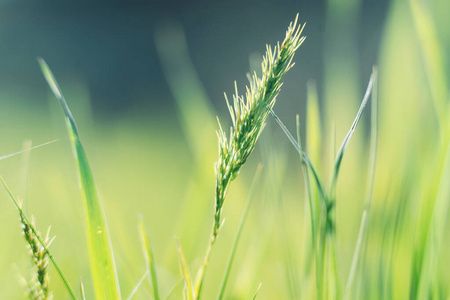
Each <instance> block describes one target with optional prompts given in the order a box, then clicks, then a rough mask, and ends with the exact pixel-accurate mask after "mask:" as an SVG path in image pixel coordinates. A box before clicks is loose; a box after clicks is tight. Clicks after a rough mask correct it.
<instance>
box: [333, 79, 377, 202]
mask: <svg viewBox="0 0 450 300" xmlns="http://www.w3.org/2000/svg"><path fill="white" fill-rule="evenodd" d="M375 76H376V74H375V71H374V72H372V75H371V76H370V80H369V84H368V85H367V89H366V93H365V94H364V97H363V100H362V102H361V105H360V107H359V110H358V113H357V114H356V117H355V120H354V121H353V123H352V126H351V127H350V130H349V131H348V133H347V135H346V136H345V138H344V141H343V142H342V144H341V147H340V148H339V151H338V154H337V155H336V159H335V162H334V170H333V174H332V177H331V181H330V189H329V191H330V198H331V199H333V200H334V198H335V197H334V195H335V192H336V183H337V178H338V175H339V170H340V167H341V163H342V158H343V157H344V153H345V150H347V146H348V144H349V142H350V139H351V137H352V135H353V133H354V132H355V129H356V126H357V125H358V123H359V120H360V119H361V116H362V113H363V111H364V108H365V107H366V104H367V101H369V96H370V94H371V92H372V87H373V82H374V81H375Z"/></svg>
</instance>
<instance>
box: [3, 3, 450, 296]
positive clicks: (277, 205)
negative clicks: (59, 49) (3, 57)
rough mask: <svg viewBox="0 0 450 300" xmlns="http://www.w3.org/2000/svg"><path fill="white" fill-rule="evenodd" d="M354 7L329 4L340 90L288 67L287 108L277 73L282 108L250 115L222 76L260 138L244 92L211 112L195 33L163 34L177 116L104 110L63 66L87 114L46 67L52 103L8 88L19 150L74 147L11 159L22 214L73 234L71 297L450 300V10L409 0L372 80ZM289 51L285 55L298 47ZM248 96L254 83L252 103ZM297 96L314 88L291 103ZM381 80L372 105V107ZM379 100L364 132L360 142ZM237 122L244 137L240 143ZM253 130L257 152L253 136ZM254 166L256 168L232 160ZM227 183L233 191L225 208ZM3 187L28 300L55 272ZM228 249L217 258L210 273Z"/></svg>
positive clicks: (8, 118)
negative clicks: (296, 90) (300, 89)
mask: <svg viewBox="0 0 450 300" xmlns="http://www.w3.org/2000/svg"><path fill="white" fill-rule="evenodd" d="M344 2H346V4H345V5H344V4H340V3H339V1H331V0H330V1H328V2H327V7H326V10H327V16H326V19H327V22H328V23H327V25H326V35H325V41H324V43H325V47H326V49H327V50H325V54H326V55H325V56H324V57H325V58H324V62H323V64H324V65H323V68H324V70H323V76H322V79H321V81H318V80H315V79H314V78H311V80H306V81H300V80H298V79H297V78H295V77H294V76H295V74H297V73H294V72H293V71H292V72H288V73H287V74H285V75H284V77H283V79H281V76H282V75H283V74H281V75H280V76H279V77H280V79H281V81H280V82H285V84H284V85H283V86H282V87H281V92H280V94H279V95H278V96H277V102H276V104H275V103H272V104H268V103H269V102H270V103H271V101H272V99H273V96H274V95H275V94H277V92H276V89H277V88H278V87H279V86H280V82H278V81H277V80H278V79H273V78H272V77H270V76H269V77H270V78H269V79H267V82H264V81H261V82H263V83H261V84H260V85H257V86H256V87H255V91H259V90H264V89H265V91H266V93H267V91H273V90H275V92H274V93H273V94H271V95H266V94H264V95H266V96H264V97H266V98H267V99H266V98H264V97H263V96H261V95H260V94H258V93H256V92H255V93H256V94H251V93H250V94H251V95H250V96H248V97H247V98H245V97H244V98H242V104H239V103H240V102H239V101H240V100H239V99H237V98H236V103H233V97H232V95H233V92H232V91H233V88H234V87H233V82H223V83H222V84H223V90H224V91H227V95H228V96H227V98H228V100H229V102H230V106H233V107H234V108H233V110H234V112H233V111H232V115H233V116H234V117H235V118H239V116H246V118H247V119H244V120H247V121H248V122H249V123H248V124H250V125H249V126H248V127H249V128H247V127H245V126H247V125H248V124H247V123H246V124H247V125H245V126H244V123H242V124H241V123H239V121H236V122H237V124H238V125H237V126H236V124H233V121H232V118H230V115H229V113H228V112H227V110H228V109H227V103H226V101H225V99H223V101H222V102H220V103H221V104H220V106H217V105H216V104H215V103H214V102H213V101H212V100H211V99H208V96H207V93H206V92H205V90H204V87H203V85H202V82H201V80H200V78H199V76H198V75H197V70H196V65H195V63H193V61H192V60H191V58H190V53H189V51H188V48H189V47H188V42H189V40H188V39H187V38H186V37H185V36H184V35H183V31H182V30H181V28H178V27H171V28H170V29H169V30H166V31H164V32H163V31H161V32H156V34H155V36H154V39H153V40H152V43H154V45H155V49H156V51H157V54H158V60H159V63H160V65H161V68H162V71H163V72H162V73H161V76H164V80H165V81H166V82H167V85H168V88H169V89H170V91H171V94H172V96H173V99H174V103H175V105H174V107H166V106H163V105H161V106H158V105H155V104H154V103H156V102H157V101H159V99H152V95H146V96H145V97H146V98H148V99H152V101H154V102H151V101H147V102H145V101H142V102H141V103H139V104H137V105H135V106H134V107H133V108H132V109H129V110H127V111H126V112H124V113H116V114H115V115H114V116H113V117H109V118H102V117H96V114H95V112H94V111H93V110H92V106H91V100H92V99H91V96H90V91H89V87H88V85H87V84H86V82H85V81H84V80H83V79H80V77H78V76H73V77H71V76H58V72H57V71H56V69H59V68H58V67H57V66H55V69H53V67H54V64H52V63H50V62H51V61H52V60H51V58H49V57H44V59H45V60H47V62H48V63H49V66H50V68H52V69H53V71H54V76H55V78H56V80H57V81H58V83H59V85H60V90H61V91H62V93H63V94H64V97H65V101H67V103H66V102H65V101H64V100H63V98H61V97H55V94H56V96H58V93H59V91H58V88H57V87H56V86H55V85H54V82H53V81H52V80H54V79H53V78H52V76H51V75H49V74H50V73H49V72H50V71H49V69H46V65H45V63H43V61H42V60H39V62H40V64H39V63H38V61H36V63H35V67H36V70H39V67H40V66H41V67H42V68H43V72H44V74H43V75H42V81H41V84H42V86H46V85H47V82H46V81H45V79H44V78H46V79H47V81H48V82H49V83H50V87H51V88H48V96H47V97H46V99H45V101H33V100H32V99H33V97H32V95H30V93H29V92H27V86H26V85H25V84H22V85H20V87H21V88H22V89H24V91H18V89H17V88H10V89H8V88H6V89H4V90H0V103H1V106H2V109H1V110H0V136H2V137H3V138H2V144H1V145H2V147H1V151H0V152H1V153H0V154H1V155H8V154H10V153H11V154H13V153H16V152H19V151H21V150H23V149H27V148H30V147H32V146H37V145H40V144H43V143H46V142H49V141H54V140H56V141H55V142H52V143H50V144H46V145H43V146H42V147H38V148H36V149H33V150H31V151H24V153H21V154H17V155H13V156H10V157H9V156H8V157H6V156H5V157H3V158H2V160H1V161H0V175H1V177H2V178H3V180H4V182H5V183H6V184H7V186H8V187H9V189H10V191H11V194H12V196H13V198H14V199H15V200H16V201H19V202H21V203H22V209H23V215H22V216H24V215H26V216H28V219H30V220H31V216H34V217H35V219H36V229H37V230H38V231H39V232H41V233H42V237H45V234H46V232H47V228H48V227H49V226H51V231H50V236H56V238H55V239H54V241H53V242H52V243H51V245H50V247H49V250H50V253H51V254H52V256H53V258H54V259H55V261H56V262H57V263H58V265H59V267H60V268H61V270H62V272H63V273H64V274H65V275H61V273H60V272H58V270H57V268H55V266H54V264H52V262H48V266H47V267H46V268H45V270H46V271H48V272H49V278H50V283H49V290H50V291H51V294H53V298H54V299H83V297H82V293H81V287H80V280H81V281H82V283H83V286H84V290H85V296H86V299H119V298H122V299H128V298H127V297H128V296H129V295H130V294H133V298H132V299H156V298H158V299H183V297H184V298H186V299H199V298H200V295H201V299H214V298H217V299H253V298H254V297H255V296H256V299H408V298H409V299H448V298H449V297H450V289H449V285H448V284H450V273H449V270H448V268H447V267H446V266H448V265H449V264H450V256H449V254H448V253H449V252H447V251H446V249H448V247H449V246H450V244H449V243H450V239H448V238H447V236H448V234H447V230H448V229H449V228H450V224H449V218H448V214H447V213H448V208H449V207H448V205H449V203H450V148H449V147H450V144H449V141H450V115H449V114H450V106H449V105H450V104H449V101H450V95H449V93H450V80H449V78H448V76H447V72H448V71H449V69H450V65H449V61H450V58H447V53H450V26H449V24H450V23H449V22H448V21H447V19H446V18H447V17H448V16H447V15H448V12H450V2H448V1H445V0H440V1H439V0H436V1H420V0H409V1H399V0H398V1H391V2H390V3H389V6H388V9H387V15H386V18H385V20H384V23H383V30H382V32H381V37H380V44H379V45H376V47H378V48H379V51H378V50H377V51H378V60H376V61H369V62H366V64H368V65H374V66H375V68H374V70H375V71H374V73H373V74H372V76H371V74H370V71H368V70H369V69H367V68H362V67H361V66H360V65H359V62H358V59H359V58H358V47H357V46H358V44H357V43H358V39H357V38H356V34H355V32H353V31H351V30H350V31H349V32H346V31H345V29H346V28H347V27H348V26H352V22H351V21H348V20H351V19H352V18H356V16H357V15H358V9H357V7H359V6H358V5H359V4H358V1H344ZM294 18H295V13H294V12H293V13H292V15H288V16H286V20H285V22H284V23H282V24H281V23H273V24H272V26H276V27H277V30H278V32H279V33H280V34H279V36H278V39H277V40H267V43H268V44H269V45H272V48H270V49H272V50H273V49H274V48H273V46H275V45H277V44H276V42H277V41H279V42H280V46H281V48H282V47H283V46H282V45H284V44H281V43H282V41H283V39H284V37H285V35H284V31H285V30H286V29H287V26H288V25H289V22H291V21H293V19H294ZM305 20H307V21H308V22H307V23H308V24H306V26H305V29H304V31H303V33H302V36H303V35H306V36H308V37H307V38H306V40H305V41H304V45H306V44H307V43H310V40H309V36H310V35H311V33H309V32H308V26H309V24H312V23H314V19H311V18H309V17H308V16H307V15H303V14H302V13H300V15H299V22H300V24H303V23H304V22H305ZM345 20H347V21H348V22H346V21H345ZM268 22H269V21H268ZM331 24H336V26H332V25H331ZM346 26H347V27H346ZM292 39H293V40H294V41H293V42H292V43H293V45H294V46H295V45H297V44H301V41H300V40H295V35H294V37H293V38H292ZM288 40H289V39H288ZM304 45H301V46H300V47H299V48H298V50H297V49H295V50H296V54H295V57H294V58H293V62H295V66H293V70H302V63H303V59H302V47H303V46H304ZM225 46H226V47H228V48H229V49H232V47H233V45H224V47H225ZM294 46H292V48H294ZM286 47H287V48H288V49H289V51H290V50H292V52H295V50H293V49H291V48H289V47H288V46H286ZM282 49H284V48H282ZM265 50H266V49H264V48H261V49H254V51H255V52H254V53H253V54H251V53H240V54H239V55H240V56H241V57H244V58H247V57H249V59H248V61H249V71H251V72H256V73H255V74H256V75H255V76H257V77H258V78H261V76H263V77H264V76H265V75H267V74H268V73H270V72H269V71H268V70H269V69H270V66H271V63H273V62H271V61H270V59H269V62H268V63H267V64H268V65H269V67H268V68H267V69H266V70H265V71H264V67H263V71H261V61H262V57H263V54H264V51H265ZM273 51H274V52H273V53H274V54H275V57H277V55H278V54H280V52H282V50H279V51H278V52H277V50H273ZM255 53H256V54H255ZM348 53H354V54H355V55H354V56H353V58H352V56H351V55H350V56H349V55H348ZM281 56H282V55H281ZM290 57H291V54H289V55H287V54H286V59H285V60H287V61H289V58H290ZM275 61H277V59H275ZM277 62H278V63H279V61H277ZM309 64H311V62H309ZM286 65H288V62H286V61H284V62H283V64H282V66H281V68H282V69H283V70H284V67H285V66H286ZM276 66H278V67H279V66H280V65H276ZM274 68H275V69H276V67H274ZM362 69H364V71H362ZM270 70H272V69H270ZM272 71H273V70H272ZM275 73H276V72H275ZM69 74H70V72H69ZM138 75H139V74H137V75H136V76H138ZM240 75H245V74H240ZM273 77H274V78H275V77H276V78H278V77H277V76H275V75H273ZM239 78H243V77H239ZM258 80H259V79H257V80H255V81H253V82H254V83H255V82H259V81H258ZM369 81H370V84H369ZM17 84H18V85H19V84H20V83H19V82H18V83H17ZM52 84H53V86H52ZM245 85H248V82H245V81H244V80H242V81H240V80H238V81H237V89H238V96H241V95H243V94H245V91H246V90H245ZM269 85H271V87H270V88H268V86H269ZM289 85H291V86H292V85H301V86H304V87H305V89H304V90H305V91H306V92H305V93H304V94H301V95H295V97H292V94H289V93H288V94H284V93H283V91H284V89H285V88H286V90H288V91H289V88H290V86H289ZM368 85H369V87H368V92H371V95H370V96H369V95H367V96H368V97H365V98H364V95H365V92H366V90H365V89H366V87H367V86H368ZM258 88H259V89H258ZM230 91H231V92H230ZM252 91H253V90H252ZM291 91H292V90H291ZM155 94H156V93H155ZM269 94H270V93H269ZM258 95H259V96H261V97H260V98H261V99H263V98H264V99H265V100H264V99H263V100H261V101H266V102H264V105H261V106H257V105H255V106H253V107H251V108H249V107H247V108H248V111H249V113H248V115H246V114H245V112H242V111H241V112H238V111H236V107H239V108H240V109H243V107H244V106H245V104H244V103H247V104H248V102H246V101H248V99H249V98H252V97H253V98H255V99H256V98H258ZM287 95H289V96H287ZM253 98H252V99H253ZM363 98H364V99H365V100H367V105H366V107H365V109H364V110H361V111H360V112H362V114H361V119H360V121H359V123H357V122H356V123H357V126H356V128H355V131H354V133H353V135H352V136H351V140H347V141H348V147H344V148H341V144H342V143H343V141H345V139H346V137H347V138H348V136H347V134H348V132H349V130H350V129H351V126H352V123H353V121H354V119H355V117H356V116H357V113H358V108H359V107H360V104H361V101H363ZM58 100H59V101H58ZM163 100H164V99H161V101H163ZM255 101H256V100H255ZM255 103H257V102H255ZM61 104H62V105H61ZM66 104H67V106H66ZM271 105H274V106H273V111H274V112H275V113H276V114H277V115H278V117H279V118H280V119H281V121H282V122H283V123H284V124H286V127H287V128H285V129H288V130H289V132H290V134H291V135H292V138H291V140H290V139H289V137H288V136H287V135H286V132H284V131H283V129H282V128H281V127H280V124H279V123H278V122H277V120H276V118H274V114H272V113H271V112H270V110H269V108H271ZM61 106H62V107H63V109H62V108H61ZM69 107H70V110H71V112H72V114H73V119H72V115H71V114H70V113H69ZM293 107H294V108H296V109H297V108H298V111H296V109H295V110H293V109H292V108H293ZM255 111H256V112H255ZM278 111H280V113H279V114H278V113H277V112H278ZM250 112H251V113H250ZM254 112H255V114H258V115H257V116H256V117H255V115H252V116H251V117H250V116H249V115H251V114H253V113H254ZM259 113H260V115H259ZM297 114H298V123H296V116H297ZM216 116H217V118H218V119H220V124H221V126H222V128H223V132H224V136H226V138H227V139H228V140H227V141H224V136H223V135H221V129H219V125H218V123H217V120H216ZM258 118H259V119H258ZM266 118H267V120H266ZM68 120H69V121H68ZM255 120H258V121H255ZM75 122H76V124H77V126H78V127H76V126H75ZM239 124H241V125H242V126H244V127H245V128H244V129H240V128H241V127H239ZM264 124H265V125H264ZM296 125H298V126H296ZM355 125H356V124H355ZM264 126H265V127H264ZM282 126H283V125H282ZM230 127H232V128H231V132H232V133H231V134H232V135H233V136H234V137H233V141H234V142H230V144H227V143H228V142H229V139H230ZM298 128H300V131H298ZM262 129H264V130H262ZM240 130H241V131H240ZM252 130H253V131H252ZM260 131H262V132H261V134H260V135H259V133H260ZM242 132H244V133H245V134H248V136H249V138H248V140H246V139H244V141H243V140H242V139H241V140H239V138H240V137H237V136H239V134H241V133H242ZM249 132H251V133H249ZM216 133H217V134H216ZM297 133H298V135H299V136H301V143H298V140H297ZM218 136H219V137H220V139H221V141H222V143H221V144H220V145H219V147H218ZM256 139H257V140H258V141H257V142H256ZM250 144H251V145H250ZM293 144H295V145H293ZM224 145H225V146H224ZM227 145H228V146H227ZM230 145H231V146H230ZM346 146H347V145H346ZM227 147H228V148H227ZM218 148H219V149H221V152H220V153H219V158H218V152H219V151H218ZM253 148H254V149H253ZM224 149H225V150H224ZM230 149H231V150H230ZM344 150H345V151H344ZM84 151H85V152H84ZM227 151H229V153H231V154H230V155H229V156H227V155H226V152H227ZM245 151H247V152H248V153H247V152H245ZM344 152H345V153H344ZM224 153H225V154H224ZM244 153H245V154H244ZM250 153H251V155H249V154H250ZM299 153H300V155H299ZM74 154H75V155H74ZM233 155H234V156H233ZM247 156H248V160H247ZM230 157H231V158H230ZM236 157H237V158H240V157H244V158H243V159H242V160H241V161H239V162H237V163H234V164H233V163H229V160H233V159H236ZM340 159H342V160H340ZM218 160H219V162H220V163H219V166H218V167H215V162H216V161H218ZM222 163H223V166H224V167H223V168H221V167H220V166H222ZM227 164H229V165H230V166H231V169H232V171H227V169H226V166H227ZM90 171H92V174H91V173H90ZM80 172H81V173H80ZM227 172H228V173H227ZM224 174H226V176H225V179H224V177H223V176H224ZM80 175H81V176H80ZM91 175H92V176H91ZM219 175H220V176H222V177H220V176H219ZM227 176H231V177H232V178H233V180H232V182H231V181H227ZM216 178H219V179H216ZM80 179H81V180H80ZM94 180H95V182H94ZM217 183H220V184H222V185H223V186H225V190H226V192H224V196H223V197H222V198H221V197H220V196H217V193H220V192H221V190H220V188H217ZM80 186H81V189H80ZM215 187H216V189H215ZM227 187H228V188H227ZM1 189H2V190H3V191H2V192H0V212H1V213H0V220H1V224H2V230H0V241H2V246H1V248H0V253H1V254H2V255H1V259H0V299H26V298H27V295H26V284H25V285H24V281H25V282H28V284H34V282H36V278H35V277H36V272H37V271H36V267H35V265H34V263H33V261H32V260H31V259H30V255H29V252H30V250H29V248H27V241H26V240H25V239H24V237H23V234H22V232H21V220H20V218H19V217H20V214H19V210H18V209H17V208H16V207H15V206H14V203H13V202H12V201H11V197H9V196H8V193H7V189H4V188H3V187H1ZM219 200H220V201H219ZM217 201H219V202H220V203H221V204H220V205H218V204H217V203H216V202H217ZM222 204H223V210H222ZM249 205H251V206H249ZM217 206H219V208H218V207H217ZM247 209H248V210H247ZM311 210H312V211H311ZM103 212H104V214H103ZM246 212H248V214H247V213H246ZM243 216H244V218H243ZM25 218H26V217H25ZM242 218H243V219H244V220H245V224H244V223H242ZM26 222H27V221H26V220H25V221H24V220H23V219H22V223H26ZM222 223H223V224H222ZM211 225H213V231H212V232H211ZM220 225H222V227H220V230H218V229H219V226H220ZM238 234H240V235H239V236H238V238H236V236H237V235H238ZM211 239H212V240H211ZM211 241H212V242H211ZM237 241H238V243H237ZM39 245H40V244H39V243H38V246H39ZM39 247H40V246H39ZM208 247H210V248H209V249H210V250H211V252H210V253H209V254H208V255H209V256H208V258H209V259H208V261H209V263H208V264H207V268H206V267H205V268H204V273H203V275H200V276H199V277H197V279H196V274H197V272H198V270H202V266H206V264H205V252H207V251H208V250H207V249H208ZM150 248H151V249H150ZM181 249H182V250H181ZM44 252H45V251H44ZM150 252H151V253H152V254H151V255H149V254H150ZM230 254H233V255H234V256H233V257H234V260H233V261H232V265H231V264H230V260H229V257H230ZM188 274H190V278H188V277H189V276H188ZM200 274H202V273H200ZM224 276H226V277H227V279H228V281H227V282H226V286H225V284H224ZM62 277H65V278H64V279H63V278H62ZM156 277H157V279H156ZM198 278H200V279H201V280H198ZM141 279H143V280H141ZM64 280H67V283H66V284H65V283H64ZM200 283H201V292H200V291H199V286H198V285H197V286H196V284H200ZM38 285H39V284H38ZM68 285H70V286H71V289H72V290H73V296H72V297H71V295H70V291H69V289H70V288H68ZM119 290H120V291H119ZM29 299H48V298H47V297H46V296H41V298H39V297H37V296H30V297H29Z"/></svg>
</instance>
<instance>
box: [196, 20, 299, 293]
mask: <svg viewBox="0 0 450 300" xmlns="http://www.w3.org/2000/svg"><path fill="white" fill-rule="evenodd" d="M295 20H296V21H295V22H294V23H291V25H290V26H289V28H288V30H287V32H286V37H285V39H284V41H283V43H282V44H281V46H280V44H278V46H277V47H275V48H274V50H273V51H272V48H271V47H270V46H267V47H266V48H267V51H266V55H265V57H264V59H263V62H262V64H261V69H262V75H261V79H258V78H255V79H254V81H253V82H251V83H250V88H249V91H250V92H248V93H246V96H245V97H240V96H239V92H238V90H237V83H236V82H235V84H234V87H235V96H234V97H233V98H234V116H233V117H232V119H233V118H235V120H236V123H235V125H233V127H232V130H231V134H230V137H229V138H228V139H227V137H226V135H225V133H224V132H223V131H222V129H220V131H221V132H222V134H221V138H220V139H219V159H218V160H217V162H216V164H215V172H216V184H215V195H214V203H215V208H214V221H213V228H212V233H211V237H210V241H209V244H208V246H207V250H206V255H205V257H204V260H203V263H202V265H201V266H200V269H199V270H198V272H197V276H196V282H195V287H196V288H195V295H196V297H197V298H199V297H200V293H201V287H202V284H203V277H204V274H205V270H206V267H207V265H208V260H209V255H210V253H211V248H212V246H213V244H214V243H215V241H216V238H217V235H218V233H219V229H220V226H221V224H222V222H221V214H222V207H223V204H224V202H225V198H226V195H227V192H228V187H229V185H230V183H231V182H232V181H233V180H234V179H235V178H236V177H237V175H238V173H239V171H240V169H241V167H242V166H243V165H244V164H245V162H246V161H247V158H248V157H249V156H250V154H251V153H252V152H253V149H254V148H255V144H256V141H257V139H258V137H259V135H260V134H261V132H262V130H263V129H264V125H265V122H266V119H267V116H268V114H269V111H270V110H271V109H272V108H273V106H274V105H275V101H276V97H277V95H278V93H279V91H280V87H281V79H282V77H283V75H284V74H285V73H286V71H287V70H289V69H290V68H291V67H292V58H293V56H294V54H295V51H296V50H297V49H298V47H299V46H300V45H301V44H302V43H303V41H304V40H305V37H302V36H301V33H302V30H301V29H300V30H299V29H298V28H297V27H298V26H297V20H298V14H297V16H296V19H295ZM302 28H303V27H302Z"/></svg>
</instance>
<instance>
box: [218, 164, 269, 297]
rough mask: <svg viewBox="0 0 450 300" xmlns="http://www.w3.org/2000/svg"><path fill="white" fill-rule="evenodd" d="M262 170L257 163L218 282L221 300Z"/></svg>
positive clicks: (260, 165)
mask: <svg viewBox="0 0 450 300" xmlns="http://www.w3.org/2000/svg"><path fill="white" fill-rule="evenodd" d="M261 170H262V164H259V165H258V168H257V169H256V172H255V176H254V177H253V182H252V185H251V187H250V192H249V195H248V200H247V205H246V206H245V210H244V214H243V215H242V218H241V222H240V223H239V228H238V231H237V233H236V237H235V238H234V242H233V246H232V247H231V252H230V256H229V257H228V261H227V265H226V267H225V271H224V273H223V277H222V280H221V282H220V287H219V292H218V294H217V300H221V299H222V298H223V295H224V293H225V288H226V285H227V282H228V277H229V276H230V271H231V266H232V265H233V260H234V256H235V254H236V250H237V245H238V243H239V239H240V237H241V233H242V229H243V228H244V224H245V221H246V220H247V216H248V212H249V211H250V207H251V205H252V202H253V199H254V192H255V187H256V184H257V183H258V181H259V178H260V175H261Z"/></svg>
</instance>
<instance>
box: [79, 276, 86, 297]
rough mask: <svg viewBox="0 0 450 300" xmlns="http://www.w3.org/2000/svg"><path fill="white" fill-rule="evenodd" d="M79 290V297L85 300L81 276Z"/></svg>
mask: <svg viewBox="0 0 450 300" xmlns="http://www.w3.org/2000/svg"><path fill="white" fill-rule="evenodd" d="M80 292H81V299H83V300H86V292H85V291H84V284H83V281H82V280H81V278H80Z"/></svg>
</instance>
